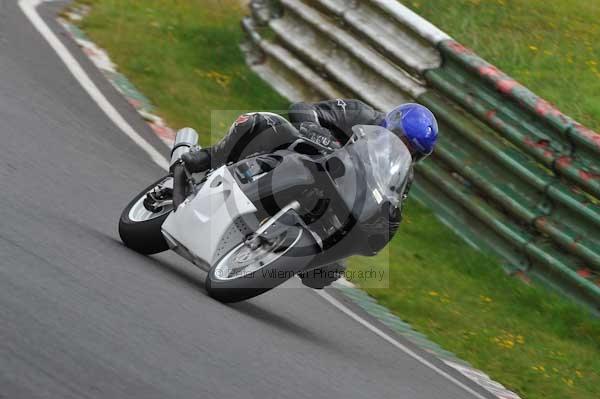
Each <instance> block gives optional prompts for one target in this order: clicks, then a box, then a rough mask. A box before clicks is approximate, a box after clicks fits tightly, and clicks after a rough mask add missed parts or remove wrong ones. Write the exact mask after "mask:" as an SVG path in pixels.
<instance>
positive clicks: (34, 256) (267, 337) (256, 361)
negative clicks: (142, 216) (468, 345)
mask: <svg viewBox="0 0 600 399" xmlns="http://www.w3.org/2000/svg"><path fill="white" fill-rule="evenodd" d="M59 6H60V4H55V3H54V4H50V5H43V6H42V7H41V8H40V12H41V14H42V15H43V16H44V19H45V20H46V22H47V23H48V25H49V26H50V27H51V28H52V29H53V30H54V31H56V32H58V33H59V37H61V40H63V42H64V43H65V44H66V45H67V47H68V48H69V49H70V50H71V51H72V53H73V54H74V55H76V56H77V58H78V60H79V62H80V63H81V65H82V66H83V67H84V69H85V70H86V71H87V72H88V73H89V74H90V76H91V77H92V79H93V80H94V81H95V82H96V84H97V85H98V86H99V87H100V88H101V90H102V91H103V92H104V93H105V95H106V96H107V97H108V98H109V100H110V101H111V102H112V103H113V104H114V105H115V107H117V108H118V109H119V110H120V112H121V113H122V114H123V116H125V118H126V119H127V120H128V121H129V123H130V124H131V125H132V126H133V127H134V128H135V129H136V130H137V131H138V132H140V134H141V135H142V136H143V137H144V138H145V139H146V140H147V141H149V142H150V143H151V144H153V145H154V146H155V147H156V148H157V149H159V150H160V151H161V152H163V153H165V154H167V148H166V147H165V146H164V145H163V144H162V143H161V142H159V140H158V139H157V138H156V137H154V136H153V134H152V133H151V132H150V131H149V129H148V127H147V126H146V125H145V124H144V122H143V121H142V120H141V119H140V118H139V117H138V115H137V114H136V113H135V111H134V110H133V108H132V107H131V106H129V104H127V102H126V101H125V100H124V99H122V98H121V97H120V96H119V95H118V94H117V93H116V92H115V91H114V90H113V89H112V87H110V86H109V85H108V84H107V83H106V82H105V81H104V80H103V78H102V77H101V76H100V74H99V73H98V72H97V71H96V70H95V69H94V68H93V67H92V66H91V64H90V63H89V61H88V60H87V59H86V58H85V57H83V56H82V55H81V51H80V50H79V49H78V48H77V47H76V46H75V45H74V43H72V42H71V40H70V39H68V38H67V36H66V35H64V34H63V33H61V28H60V27H59V26H58V25H57V24H56V23H55V22H54V13H55V12H56V10H57V9H59ZM0 139H1V140H2V141H1V143H0V148H1V150H0V398H11V399H12V398H27V399H33V398H60V399H67V398H134V397H135V398H145V399H149V398H275V397H276V398H295V399H296V398H311V399H315V398H344V399H349V398H406V399H436V398H441V399H442V398H443V399H455V398H475V397H476V396H474V395H472V394H470V393H468V392H466V391H465V390H464V389H463V388H461V387H459V386H458V385H456V384H454V383H452V382H451V381H450V380H448V379H447V378H444V377H443V376H441V375H440V374H438V373H436V372H434V371H433V370H432V369H431V368H429V367H427V366H426V365H424V364H422V363H420V362H418V361H416V360H415V359H413V358H412V357H410V356H408V355H407V354H406V353H404V352H402V351H400V350H399V349H396V348H394V347H393V346H391V345H390V344H389V343H388V342H386V341H385V340H383V339H381V338H380V337H379V336H377V335H375V334H373V333H372V332H371V331H370V330H368V329H367V328H365V327H364V326H362V325H360V324H359V323H357V322H356V321H355V320H353V319H351V318H350V317H348V316H347V315H345V314H343V313H342V312H340V311H339V310H337V309H336V308H335V307H333V306H332V305H330V304H329V303H328V302H327V301H325V300H324V299H323V298H322V297H321V296H319V295H316V294H315V293H314V292H313V291H312V290H310V289H307V288H294V287H292V286H298V283H297V282H292V283H291V284H289V285H288V286H285V287H282V288H280V289H277V290H275V291H272V292H270V293H268V294H266V295H264V296H262V297H259V298H256V299H254V300H251V301H248V302H246V303H241V304H235V305H223V304H220V303H218V302H216V301H214V300H212V299H211V298H209V297H208V296H207V295H206V293H205V292H204V288H203V278H204V274H203V273H202V272H200V271H199V270H198V269H196V268H194V267H193V266H192V265H190V264H187V263H186V262H185V261H183V260H180V259H179V258H178V257H177V256H176V255H174V254H168V253H167V254H162V255H159V256H154V257H145V256H142V255H139V254H136V253H134V252H132V251H131V250H129V249H127V248H125V247H124V246H123V245H122V244H121V243H120V241H119V238H118V234H117V221H118V217H119V214H120V212H121V209H122V208H123V207H124V206H125V205H126V203H127V202H128V201H129V199H130V197H132V195H134V194H135V193H136V192H137V191H139V190H140V189H142V188H143V187H145V186H146V185H147V184H149V182H151V181H153V180H155V179H156V178H158V177H160V176H161V174H162V173H163V171H162V170H161V169H160V168H159V167H158V166H156V164H154V163H153V162H152V161H151V160H150V158H149V157H148V156H147V155H146V153H144V152H143V151H142V150H140V148H139V147H138V146H136V145H135V144H134V143H133V142H132V141H131V140H130V139H129V138H127V137H126V136H125V135H124V134H123V133H122V132H121V131H120V130H118V129H117V128H116V127H115V125H114V124H113V123H112V122H111V120H109V119H108V118H107V117H106V116H105V114H104V113H102V111H101V110H100V109H99V108H98V106H97V105H96V103H95V102H94V101H92V99H91V98H90V97H89V96H88V95H87V94H86V92H85V91H84V90H83V89H82V87H81V86H80V85H79V83H78V82H77V81H76V80H75V79H74V78H73V76H72V75H71V74H70V73H69V72H68V71H67V69H66V68H65V66H64V64H63V63H62V62H61V60H60V59H59V58H58V56H57V55H56V54H55V53H54V52H53V50H52V49H51V48H50V47H49V46H48V44H47V43H46V42H45V41H44V39H43V38H42V36H40V34H39V33H38V32H37V31H36V29H35V28H34V27H33V26H32V25H31V24H30V22H29V20H28V19H27V18H26V17H25V16H24V14H23V13H22V11H21V10H20V8H19V7H18V5H17V2H16V0H0ZM333 295H336V294H335V293H333ZM340 300H342V299H340ZM348 306H352V305H348ZM356 311H357V312H359V311H358V310H356ZM361 317H365V318H366V319H369V320H371V319H370V318H369V316H367V315H364V314H361ZM372 322H373V323H374V324H376V322H375V321H373V320H372ZM377 326H378V328H381V329H382V330H384V331H386V332H387V333H388V334H390V335H393V336H394V337H395V339H397V340H398V341H400V342H402V343H403V344H405V345H407V346H409V347H412V345H411V344H409V343H407V342H405V341H404V340H403V338H401V337H398V336H396V335H394V333H393V332H391V331H389V330H387V329H386V328H385V327H384V326H382V325H377ZM415 350H416V351H418V352H419V353H421V354H422V355H423V356H424V357H426V358H427V359H429V360H430V361H431V362H433V363H435V364H436V365H437V366H438V367H439V368H441V369H443V370H444V371H445V372H447V373H448V374H450V375H452V376H454V377H455V378H456V379H457V380H460V381H461V382H463V383H464V384H465V385H468V386H469V387H471V388H472V389H473V390H474V391H477V392H481V396H483V397H491V396H490V395H489V394H487V393H485V391H483V390H482V389H481V388H479V387H478V386H476V385H475V384H473V383H472V382H470V381H469V380H466V379H465V378H463V377H462V376H461V375H460V374H458V373H457V372H456V371H454V370H453V369H450V368H448V367H446V366H445V365H444V364H442V363H441V362H439V361H437V360H436V359H434V358H432V357H431V356H430V355H428V354H425V353H422V352H421V351H420V350H418V349H415ZM481 396H480V397H481Z"/></svg>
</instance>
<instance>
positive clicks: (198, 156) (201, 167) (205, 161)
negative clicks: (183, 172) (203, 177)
mask: <svg viewBox="0 0 600 399" xmlns="http://www.w3.org/2000/svg"><path fill="white" fill-rule="evenodd" d="M181 160H182V161H183V163H184V165H185V167H186V168H187V170H188V171H189V172H191V173H200V172H204V171H205V170H208V169H210V167H211V156H210V152H209V151H208V150H206V149H203V148H202V149H201V148H198V147H196V148H193V149H191V150H190V151H189V152H186V153H185V154H183V155H182V156H181Z"/></svg>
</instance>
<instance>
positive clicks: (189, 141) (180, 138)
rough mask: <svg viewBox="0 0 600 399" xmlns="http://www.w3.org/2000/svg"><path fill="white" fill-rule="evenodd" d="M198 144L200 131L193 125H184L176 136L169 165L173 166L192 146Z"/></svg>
mask: <svg viewBox="0 0 600 399" xmlns="http://www.w3.org/2000/svg"><path fill="white" fill-rule="evenodd" d="M197 144H198V133H196V131H195V130H194V129H192V128H191V127H184V128H183V129H181V130H179V131H178V132H177V135H176V136H175V142H174V143H173V149H172V150H171V163H170V164H169V166H171V167H172V166H173V164H174V163H175V162H177V161H178V160H179V159H180V158H181V156H182V155H183V154H185V153H186V152H188V151H189V150H190V148H191V147H193V146H195V145H197Z"/></svg>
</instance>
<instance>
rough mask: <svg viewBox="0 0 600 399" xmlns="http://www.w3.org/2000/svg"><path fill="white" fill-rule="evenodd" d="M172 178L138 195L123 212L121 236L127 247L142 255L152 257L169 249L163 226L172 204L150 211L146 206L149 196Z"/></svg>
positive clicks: (157, 183)
mask: <svg viewBox="0 0 600 399" xmlns="http://www.w3.org/2000/svg"><path fill="white" fill-rule="evenodd" d="M168 179H171V177H163V178H162V179H160V180H158V181H156V182H155V183H153V184H151V185H150V186H148V187H147V188H146V189H145V190H144V191H142V192H141V193H140V194H138V195H137V196H136V197H135V198H134V199H133V200H132V201H131V202H130V203H129V204H128V205H127V206H126V207H125V209H124V210H123V212H122V213H121V218H120V219H119V236H120V237H121V240H122V241H123V244H125V246H126V247H128V248H131V249H133V250H134V251H136V252H139V253H141V254H145V255H150V254H156V253H159V252H163V251H166V250H167V249H169V246H168V244H167V241H166V240H165V238H164V236H163V234H162V231H161V226H162V224H163V223H164V221H165V219H166V218H167V216H169V214H170V213H171V211H172V210H173V205H172V202H170V201H166V202H165V204H164V205H163V206H160V207H156V208H154V210H153V211H150V210H148V209H147V208H146V206H145V205H144V201H145V200H146V197H147V194H148V193H149V192H150V191H152V190H154V189H155V188H156V187H158V186H159V185H162V184H165V183H166V182H167V180H168Z"/></svg>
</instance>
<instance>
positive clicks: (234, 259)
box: [205, 222, 318, 302]
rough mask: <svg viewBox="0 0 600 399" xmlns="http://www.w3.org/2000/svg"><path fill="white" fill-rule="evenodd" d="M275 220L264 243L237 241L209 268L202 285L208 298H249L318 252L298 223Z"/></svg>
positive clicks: (279, 281)
mask: <svg viewBox="0 0 600 399" xmlns="http://www.w3.org/2000/svg"><path fill="white" fill-rule="evenodd" d="M276 223H277V222H276ZM276 223H274V224H273V225H272V226H271V227H270V228H272V229H276V230H278V233H277V235H276V236H275V237H271V238H270V240H269V242H268V243H267V242H263V243H261V244H260V245H258V246H256V245H252V244H251V243H248V242H246V243H241V244H239V245H238V246H236V247H234V248H233V249H232V250H231V251H229V252H228V253H227V254H225V255H224V256H223V257H222V258H221V259H220V260H219V261H218V262H217V263H216V264H215V265H214V267H212V268H211V269H210V271H209V273H208V275H207V277H206V282H205V285H206V290H207V292H208V294H209V295H210V296H211V297H213V298H215V299H217V300H219V301H221V302H238V301H243V300H246V299H250V298H253V297H255V296H257V295H260V294H262V293H264V292H266V291H269V290H270V289H273V288H275V287H277V286H278V285H280V284H282V283H284V282H285V281H286V280H288V279H290V278H291V277H293V276H294V275H296V274H298V273H299V272H301V271H303V270H305V269H306V267H307V266H308V265H309V264H310V262H311V261H312V259H313V258H314V256H315V255H316V254H317V251H318V247H317V245H316V242H315V239H314V238H313V237H312V235H311V234H310V233H309V232H308V230H306V229H305V228H303V227H301V226H300V225H293V226H289V225H286V226H282V225H281V224H280V225H279V226H277V225H276Z"/></svg>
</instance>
